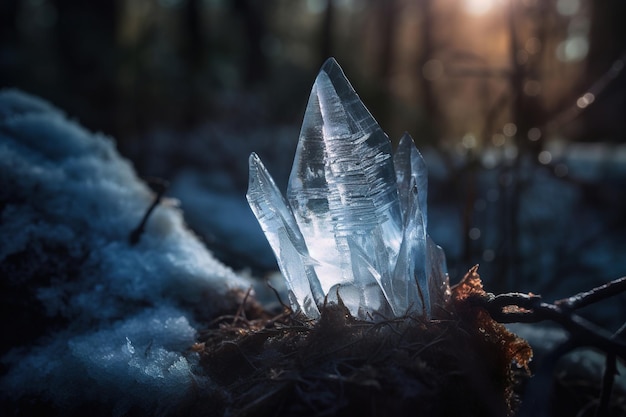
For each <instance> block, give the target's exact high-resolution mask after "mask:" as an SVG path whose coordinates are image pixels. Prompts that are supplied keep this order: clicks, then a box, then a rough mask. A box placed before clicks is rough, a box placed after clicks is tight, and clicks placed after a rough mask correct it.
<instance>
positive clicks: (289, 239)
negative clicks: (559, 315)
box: [247, 58, 447, 319]
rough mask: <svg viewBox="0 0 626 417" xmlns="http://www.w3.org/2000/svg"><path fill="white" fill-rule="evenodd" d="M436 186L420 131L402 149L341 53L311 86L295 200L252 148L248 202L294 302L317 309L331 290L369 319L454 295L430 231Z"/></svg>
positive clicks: (426, 310) (295, 171)
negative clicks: (358, 88) (430, 185)
mask: <svg viewBox="0 0 626 417" xmlns="http://www.w3.org/2000/svg"><path fill="white" fill-rule="evenodd" d="M426 194H427V172H426V166H425V163H424V160H423V158H422V156H421V154H420V153H419V151H418V150H417V148H416V147H415V144H414V142H413V140H412V139H411V137H410V136H409V135H408V134H406V135H405V136H404V137H403V138H402V139H401V141H400V145H399V147H398V149H397V150H396V152H395V154H394V155H393V157H392V152H391V142H390V141H389V138H388V137H387V135H386V134H385V133H384V132H383V130H382V129H381V128H380V126H379V125H378V123H377V122H376V120H375V119H374V118H373V117H372V115H371V114H370V112H369V111H368V110H367V108H366V107H365V105H364V104H363V103H362V102H361V100H360V98H359V96H358V95H357V93H356V92H355V91H354V88H352V85H350V82H349V81H348V80H347V79H346V77H345V75H344V73H343V70H342V69H341V67H339V65H338V64H337V62H336V61H335V60H334V59H332V58H331V59H329V60H327V61H326V63H325V64H324V65H323V66H322V69H321V71H320V72H319V74H318V76H317V78H316V79H315V83H314V84H313V87H312V89H311V94H310V96H309V101H308V104H307V107H306V112H305V115H304V120H303V123H302V129H301V131H300V138H299V142H298V146H297V149H296V155H295V158H294V163H293V167H292V170H291V175H290V177H289V184H288V187H287V201H288V202H289V205H287V203H286V202H285V199H284V198H283V197H282V195H281V194H280V192H279V191H278V189H277V188H276V186H275V184H274V182H273V180H272V179H271V176H270V175H269V173H268V172H267V171H266V170H265V167H263V165H262V163H261V161H260V160H259V159H258V157H257V156H256V155H254V154H253V155H252V156H251V157H250V186H249V190H248V194H247V197H248V201H249V203H250V206H251V207H252V210H253V211H254V213H255V215H256V216H257V218H258V220H259V223H261V226H262V228H263V230H264V231H265V233H266V235H267V238H268V240H269V241H270V245H271V246H272V248H273V250H274V253H275V254H276V257H277V258H278V262H279V266H280V268H281V271H282V273H283V274H284V275H285V278H286V280H287V283H288V285H289V288H290V289H291V302H292V306H293V307H295V308H296V309H299V310H302V311H303V312H304V313H305V314H307V315H309V316H310V317H317V316H318V315H319V306H321V305H322V303H323V300H324V296H325V295H326V297H327V300H328V301H329V302H339V301H340V300H339V299H341V302H342V303H343V304H344V305H345V306H346V307H347V308H348V309H349V311H350V312H351V314H352V315H354V316H355V317H359V318H362V319H373V318H374V319H375V318H376V317H389V316H390V315H395V316H402V315H404V314H407V313H411V314H413V313H417V314H424V315H426V316H429V315H430V314H431V305H433V304H436V305H443V304H445V302H443V301H441V300H439V299H438V298H437V297H439V296H440V295H441V294H442V292H441V291H440V290H441V289H442V288H443V289H444V290H445V286H446V285H447V272H446V271H445V257H443V258H442V255H443V251H442V250H441V248H439V247H437V246H436V245H434V243H432V241H431V240H430V238H429V237H428V235H427V231H426V226H427V219H426ZM444 275H445V277H444ZM444 283H445V285H444ZM431 285H437V286H438V289H437V290H436V291H430V288H429V286H431Z"/></svg>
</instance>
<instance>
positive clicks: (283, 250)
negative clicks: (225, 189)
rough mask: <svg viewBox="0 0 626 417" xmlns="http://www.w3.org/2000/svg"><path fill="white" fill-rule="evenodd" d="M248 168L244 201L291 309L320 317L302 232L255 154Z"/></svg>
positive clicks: (316, 287) (321, 295)
mask: <svg viewBox="0 0 626 417" xmlns="http://www.w3.org/2000/svg"><path fill="white" fill-rule="evenodd" d="M249 168H250V176H249V184H248V193H247V194H246V198H247V199H248V203H249V204H250V207H251V208H252V211H253V212H254V214H255V216H256V217H257V219H258V221H259V223H260V224H261V228H262V229H263V232H264V233H265V236H266V237H267V240H268V241H269V243H270V246H271V247H272V250H273V251H274V254H275V255H276V259H277V261H278V266H279V267H280V270H281V272H282V274H283V275H284V277H285V279H286V280H287V284H288V286H289V289H290V293H289V300H290V302H291V305H292V308H294V310H296V311H297V310H301V311H302V312H303V313H304V314H306V315H307V316H309V317H312V318H316V317H319V314H320V313H319V309H318V307H317V306H318V305H322V304H323V302H324V293H323V292H322V289H321V286H320V285H319V280H318V279H317V276H316V274H315V270H314V269H313V266H312V263H313V261H312V260H311V258H310V256H309V254H308V250H307V247H306V244H305V243H304V238H303V237H302V233H301V232H300V229H298V225H297V224H296V221H295V219H294V218H293V214H292V213H291V210H290V209H289V207H288V206H287V202H286V201H285V199H284V197H283V196H282V194H281V193H280V191H279V190H278V188H277V187H276V184H275V183H274V180H273V179H272V177H271V176H270V174H269V172H267V170H266V169H265V166H264V165H263V163H262V162H261V160H260V159H259V157H258V156H257V155H256V154H255V153H253V154H252V155H250V161H249Z"/></svg>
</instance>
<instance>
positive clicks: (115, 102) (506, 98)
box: [0, 0, 626, 321]
mask: <svg viewBox="0 0 626 417" xmlns="http://www.w3.org/2000/svg"><path fill="white" fill-rule="evenodd" d="M624 22H626V2H624V1H622V0H604V1H591V0H439V1H434V0H384V1H383V0H361V1H359V0H306V1H305V0H264V1H261V0H257V1H254V0H230V1H228V0H116V1H114V0H93V1H82V0H0V86H2V87H17V88H20V89H23V90H25V91H27V92H30V93H33V94H37V95H39V96H41V97H43V98H45V99H47V100H49V101H51V102H53V103H54V104H55V105H57V106H59V107H61V108H62V109H64V110H65V111H66V112H67V113H68V114H69V115H71V116H72V117H74V118H76V119H77V120H78V121H79V122H80V123H82V124H83V125H85V126H86V127H88V128H89V129H91V130H94V131H102V132H103V133H105V134H107V135H110V136H112V137H114V138H115V140H116V142H117V146H118V148H119V149H120V151H121V152H122V154H124V155H125V156H126V157H128V158H129V159H131V160H132V161H133V163H134V164H135V166H136V169H137V170H138V172H139V174H140V175H142V176H145V177H150V176H156V177H160V178H164V179H167V180H169V181H171V183H172V186H171V189H170V196H172V197H176V198H178V199H180V200H181V204H182V206H183V210H184V211H185V215H186V216H187V220H188V222H189V223H190V225H191V226H192V227H193V228H194V229H195V230H196V232H197V233H198V234H199V235H201V236H202V237H203V238H204V239H205V241H206V242H207V245H208V246H209V247H210V248H211V249H212V250H213V251H214V252H215V253H216V254H217V255H218V256H219V257H220V258H221V259H222V260H224V262H226V263H227V264H229V265H231V266H233V267H234V268H238V269H239V268H250V269H251V271H252V273H254V274H255V275H258V276H263V275H264V274H265V273H267V272H269V271H272V270H274V269H275V268H276V266H275V261H274V259H273V255H272V254H271V251H270V250H269V247H268V246H267V244H266V243H265V239H264V237H263V235H262V233H261V232H260V228H259V227H258V225H257V224H256V221H255V219H254V218H253V217H252V214H251V213H250V211H249V209H248V208H247V206H246V203H245V199H244V194H245V189H246V185H247V157H248V154H249V153H250V152H251V151H255V152H257V153H259V155H260V156H261V158H262V159H263V161H266V163H267V166H268V169H269V170H270V171H271V173H272V175H273V176H274V178H275V180H276V181H277V183H278V185H279V187H281V189H283V190H284V189H285V186H286V182H287V178H288V175H289V171H290V167H291V160H292V158H293V154H294V150H295V146H296V143H297V138H298V130H299V125H300V123H301V120H302V116H303V112H304V108H305V105H306V101H307V99H308V95H309V91H310V88H311V85H312V83H313V80H314V78H315V75H316V73H317V71H318V69H319V67H320V65H321V64H322V63H323V62H324V60H325V59H326V58H327V57H329V56H334V57H336V58H337V60H338V62H339V63H340V65H342V66H343V68H344V71H345V72H346V75H347V76H348V78H349V79H350V80H351V82H352V84H353V85H354V87H355V89H356V90H357V92H358V93H359V94H360V96H361V98H362V99H363V101H364V102H365V104H366V105H367V106H368V108H369V109H370V111H371V112H372V114H373V115H374V117H375V118H376V119H377V120H378V121H379V123H380V124H381V126H382V127H383V129H384V130H385V131H386V132H387V133H388V134H389V136H390V137H391V139H392V140H393V141H395V140H397V139H399V138H400V136H401V135H402V133H403V132H404V131H408V132H409V133H410V134H411V135H412V136H413V137H414V139H415V141H416V143H417V145H418V147H419V148H420V149H421V150H422V151H423V153H424V156H425V158H426V160H427V163H428V165H429V170H430V178H431V180H430V184H431V185H430V187H429V192H430V195H429V205H430V207H431V208H430V209H429V214H430V216H429V217H430V218H431V223H430V224H429V228H430V230H431V235H432V236H433V238H434V239H435V241H436V242H437V243H439V244H440V245H441V246H443V247H444V249H445V250H446V253H447V256H448V263H449V269H450V274H451V279H452V281H453V282H456V281H457V280H458V279H459V278H460V277H461V276H462V274H463V273H464V272H465V271H466V270H467V269H468V267H469V266H471V265H473V264H476V263H480V265H481V275H482V276H483V278H484V280H485V281H486V285H487V288H488V290H490V291H494V292H499V291H532V292H534V293H540V294H544V295H546V296H548V297H549V296H550V295H553V296H554V297H563V296H566V295H570V294H572V293H573V292H575V291H580V290H583V289H588V288H591V287H593V286H595V285H598V284H600V283H603V282H606V281H608V280H611V279H615V278H618V277H620V276H622V275H626V256H625V254H626V69H625V68H624V65H625V64H626V24H624ZM625 314H626V302H624V300H622V301H621V302H616V303H615V304H614V305H613V306H612V307H611V308H608V307H604V309H603V310H602V311H596V312H594V313H593V317H594V319H595V320H597V321H605V320H612V319H615V318H616V317H620V316H621V317H624V315H625Z"/></svg>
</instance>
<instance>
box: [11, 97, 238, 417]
mask: <svg viewBox="0 0 626 417" xmlns="http://www.w3.org/2000/svg"><path fill="white" fill-rule="evenodd" d="M152 200H153V196H152V194H151V192H150V191H149V189H148V188H147V187H146V186H145V185H144V184H143V183H142V182H141V181H139V180H138V178H137V176H136V174H135V173H134V171H133V169H132V167H131V165H130V164H129V163H128V162H127V161H125V160H124V159H122V158H120V156H119V155H118V154H117V152H116V150H115V147H114V144H113V142H112V141H111V140H110V139H108V138H106V137H104V136H101V135H94V134H91V133H89V132H87V131H85V130H84V129H82V128H81V127H80V126H79V125H77V124H75V123H72V122H69V121H68V120H67V119H66V118H65V117H64V115H63V114H61V113H60V112H59V111H58V110H56V109H54V108H53V107H52V106H50V105H49V104H47V103H45V102H43V101H41V100H39V99H36V98H34V97H31V96H28V95H26V94H24V93H21V92H18V91H15V90H4V91H0V216H1V217H0V236H2V239H0V280H1V281H0V282H1V286H2V287H1V288H2V291H1V292H0V297H2V303H3V311H5V312H6V313H5V314H4V315H3V318H2V319H0V320H1V323H2V328H3V330H4V332H3V342H2V349H1V350H0V354H1V355H2V362H3V369H5V370H6V372H5V373H4V374H3V376H2V379H1V381H0V385H1V386H2V392H3V396H2V397H3V401H6V400H7V398H10V399H13V400H19V398H20V397H23V396H26V397H36V398H40V399H42V400H43V401H51V402H52V403H56V404H57V405H60V406H69V405H70V404H72V405H73V406H78V405H79V404H80V402H81V401H91V402H94V401H97V402H101V403H102V404H110V405H111V406H112V407H114V412H115V413H116V414H123V413H124V412H126V411H127V410H129V409H131V408H134V409H137V408H139V409H142V410H144V411H147V412H157V411H164V410H166V409H167V408H168V407H174V406H176V404H177V403H178V402H180V401H182V400H183V399H184V398H185V396H187V395H188V394H189V390H190V389H191V387H192V386H197V385H198V384H199V383H200V381H198V380H196V379H195V378H194V375H193V372H194V369H195V368H194V363H195V361H196V358H195V356H194V354H192V353H189V350H188V349H189V347H190V346H191V345H192V344H193V342H194V338H195V330H194V324H195V321H194V313H196V314H197V313H201V314H202V315H203V317H204V318H206V317H207V315H210V314H214V313H215V312H217V311H218V310H221V309H223V308H227V307H229V306H231V304H230V303H233V302H234V298H232V297H229V296H228V294H230V292H231V291H232V290H233V289H245V288H247V287H248V286H249V284H248V283H247V282H246V281H245V280H244V279H243V278H240V277H239V276H237V275H236V274H235V273H234V272H233V271H232V270H230V269H229V268H227V267H225V266H224V265H222V264H221V263H220V262H218V261H217V260H216V259H215V258H213V256H212V255H211V253H209V252H208V251H207V250H206V249H205V247H204V246H203V245H202V244H201V243H200V242H199V241H198V240H197V239H196V238H195V236H194V235H193V234H192V233H191V232H190V231H189V230H187V229H186V228H185V226H184V224H183V221H182V216H181V213H180V212H179V210H178V209H177V208H176V207H175V205H174V204H173V202H172V201H168V202H166V203H163V204H161V205H159V206H158V207H157V208H156V210H155V211H154V213H153V214H152V216H151V217H150V220H149V221H148V223H147V225H146V230H145V232H144V233H143V235H142V236H141V239H140V241H139V243H138V244H137V245H134V246H131V245H129V242H128V240H129V239H128V238H129V234H130V232H131V231H132V230H133V229H134V228H135V227H136V226H137V224H138V223H139V221H140V220H141V218H142V216H143V215H144V213H145V211H146V209H147V208H148V206H149V205H150V204H151V203H152Z"/></svg>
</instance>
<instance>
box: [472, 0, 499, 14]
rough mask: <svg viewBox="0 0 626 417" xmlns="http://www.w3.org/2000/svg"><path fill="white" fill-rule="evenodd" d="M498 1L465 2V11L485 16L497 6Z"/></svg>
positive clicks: (475, 0)
mask: <svg viewBox="0 0 626 417" xmlns="http://www.w3.org/2000/svg"><path fill="white" fill-rule="evenodd" d="M496 2H497V0H465V10H466V11H467V12H468V13H470V14H473V15H477V16H479V15H483V14H485V13H487V12H488V11H489V10H491V8H492V7H493V6H494V5H495V3H496Z"/></svg>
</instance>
